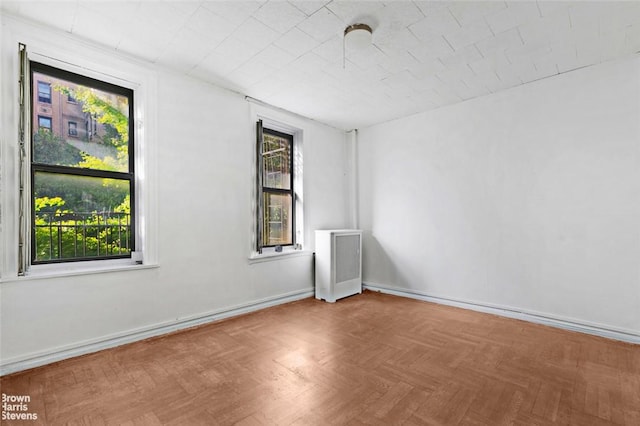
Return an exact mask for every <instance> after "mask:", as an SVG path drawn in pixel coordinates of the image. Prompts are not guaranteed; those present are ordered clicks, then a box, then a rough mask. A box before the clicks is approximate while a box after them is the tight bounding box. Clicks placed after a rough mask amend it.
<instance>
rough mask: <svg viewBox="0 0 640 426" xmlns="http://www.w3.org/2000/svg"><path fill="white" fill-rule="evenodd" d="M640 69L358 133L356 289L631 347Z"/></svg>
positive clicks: (622, 67)
mask: <svg viewBox="0 0 640 426" xmlns="http://www.w3.org/2000/svg"><path fill="white" fill-rule="evenodd" d="M639 123H640V60H639V59H638V58H637V57H634V58H630V59H628V60H625V61H620V62H615V63H606V64H602V65H598V66H595V67H590V68H586V69H581V70H578V71H574V72H570V73H567V74H563V75H560V76H557V77H554V78H548V79H545V80H541V81H538V82H535V83H532V84H527V85H524V86H520V87H517V88H514V89H511V90H507V91H504V92H501V93H498V94H494V95H491V96H488V97H483V98H478V99H475V100H471V101H467V102H464V103H461V104H458V105H454V106H451V107H447V108H443V109H439V110H435V111H431V112H427V113H422V114H418V115H415V116H411V117H408V118H404V119H400V120H396V121H393V122H389V123H386V124H381V125H377V126H373V127H370V128H367V129H363V130H361V131H360V132H359V140H358V169H359V174H358V180H359V191H360V193H359V199H360V202H359V212H360V213H359V226H360V227H361V228H362V229H364V230H365V232H366V237H365V240H364V243H365V244H364V248H363V252H364V256H365V258H364V260H363V267H364V281H365V282H367V283H371V284H379V285H384V286H390V287H395V288H399V289H402V290H405V291H409V292H414V293H417V294H425V295H431V296H436V297H441V298H449V299H454V300H458V301H466V302H471V303H478V304H484V305H489V306H497V307H503V308H508V309H516V310H523V311H525V312H529V313H541V314H543V315H547V316H549V317H553V318H559V319H566V320H570V321H575V322H577V323H581V324H591V325H595V326H598V327H602V328H604V329H610V330H618V331H622V332H629V333H632V334H635V335H640V220H639V219H640V124H639Z"/></svg>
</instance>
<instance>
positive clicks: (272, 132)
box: [258, 126, 296, 248]
mask: <svg viewBox="0 0 640 426" xmlns="http://www.w3.org/2000/svg"><path fill="white" fill-rule="evenodd" d="M262 134H263V135H265V134H269V135H273V136H276V137H280V138H283V139H286V140H287V141H288V143H289V152H290V155H289V164H288V166H289V171H290V172H289V189H283V188H274V187H269V186H266V185H265V182H264V158H263V161H262V162H261V163H260V164H261V165H262V170H259V173H261V174H262V176H263V179H262V189H261V190H262V199H263V201H264V199H265V195H266V194H273V195H289V197H290V198H291V204H290V215H291V226H290V228H291V230H290V238H291V243H290V244H264V236H263V238H262V242H263V244H262V248H272V247H278V246H280V247H291V246H295V245H296V192H295V188H294V182H295V176H294V175H295V169H294V149H295V145H294V135H293V134H290V133H285V132H281V131H278V130H274V129H272V128H271V127H267V126H264V127H263V128H262ZM262 142H263V144H264V140H263V141H262ZM261 154H262V155H263V156H264V152H262V151H261ZM261 212H262V217H261V218H258V220H261V221H262V223H263V227H262V232H263V235H264V233H265V232H266V229H265V227H264V224H265V223H266V222H265V215H266V214H267V212H266V210H265V209H263V210H262V211H261Z"/></svg>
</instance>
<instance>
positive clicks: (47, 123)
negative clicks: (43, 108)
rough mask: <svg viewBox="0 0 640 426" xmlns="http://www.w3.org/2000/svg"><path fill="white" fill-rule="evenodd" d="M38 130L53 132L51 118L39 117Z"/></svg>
mask: <svg viewBox="0 0 640 426" xmlns="http://www.w3.org/2000/svg"><path fill="white" fill-rule="evenodd" d="M38 129H42V130H47V131H49V132H50V131H51V117H43V116H41V115H39V116H38Z"/></svg>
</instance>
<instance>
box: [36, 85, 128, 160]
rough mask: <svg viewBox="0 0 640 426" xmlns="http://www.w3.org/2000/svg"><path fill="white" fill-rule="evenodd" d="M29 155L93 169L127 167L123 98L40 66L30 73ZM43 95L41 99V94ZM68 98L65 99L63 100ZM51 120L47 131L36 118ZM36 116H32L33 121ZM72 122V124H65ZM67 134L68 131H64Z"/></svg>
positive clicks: (125, 113)
mask: <svg viewBox="0 0 640 426" xmlns="http://www.w3.org/2000/svg"><path fill="white" fill-rule="evenodd" d="M33 84H34V85H36V86H35V87H34V90H33V91H34V97H35V99H34V103H33V121H34V122H38V126H33V161H34V162H35V163H41V164H50V165H61V166H71V167H81V168H88V169H95V170H111V171H117V172H128V171H129V99H128V98H127V97H126V96H122V95H120V94H116V93H111V92H108V91H105V90H98V89H95V88H92V87H88V86H85V85H82V84H78V83H74V82H72V81H68V80H64V79H61V78H56V77H52V76H49V75H46V74H43V73H40V72H34V73H33ZM44 98H47V99H48V101H47V102H46V103H43V101H42V99H44ZM71 99H72V100H73V102H68V100H71ZM42 116H45V117H63V118H64V120H62V121H61V120H55V121H54V122H53V126H51V119H49V127H48V128H49V129H50V130H51V131H50V132H46V133H45V132H43V131H42V129H44V128H46V126H43V125H42V123H41V122H40V120H39V118H40V117H42ZM36 119H38V121H36ZM69 122H73V123H76V124H75V126H74V127H75V129H74V130H71V129H70V128H69V129H67V126H66V124H67V123H69ZM70 136H73V137H70Z"/></svg>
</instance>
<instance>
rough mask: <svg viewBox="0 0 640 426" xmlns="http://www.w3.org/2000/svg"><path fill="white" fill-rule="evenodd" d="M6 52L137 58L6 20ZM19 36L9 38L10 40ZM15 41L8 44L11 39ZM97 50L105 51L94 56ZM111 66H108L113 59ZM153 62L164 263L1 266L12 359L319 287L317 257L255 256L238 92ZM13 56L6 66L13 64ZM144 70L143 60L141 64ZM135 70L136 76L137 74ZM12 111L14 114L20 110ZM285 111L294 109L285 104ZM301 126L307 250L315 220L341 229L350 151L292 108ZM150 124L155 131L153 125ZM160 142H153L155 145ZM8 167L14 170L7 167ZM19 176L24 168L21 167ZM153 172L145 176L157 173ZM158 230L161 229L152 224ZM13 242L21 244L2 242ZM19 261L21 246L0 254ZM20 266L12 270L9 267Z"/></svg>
mask: <svg viewBox="0 0 640 426" xmlns="http://www.w3.org/2000/svg"><path fill="white" fill-rule="evenodd" d="M3 24H4V25H3V38H4V39H5V40H4V41H3V44H2V51H1V61H2V63H3V64H5V65H6V64H13V65H16V64H17V59H16V55H17V43H14V41H15V40H14V38H17V39H19V38H20V37H21V36H22V35H28V36H25V37H27V38H33V37H36V36H37V38H38V39H39V40H45V43H46V42H51V43H52V45H54V44H57V45H64V46H65V47H66V48H67V49H68V50H69V51H70V52H73V54H74V55H76V56H77V57H78V58H81V57H83V55H86V56H87V57H91V58H99V57H101V56H103V57H106V58H107V61H108V62H111V61H115V62H116V63H118V62H126V63H128V62H131V63H134V62H135V60H133V59H128V58H125V57H121V56H119V55H117V54H116V53H115V52H106V53H105V52H104V51H102V50H101V49H97V48H95V47H93V46H91V45H87V44H86V43H82V42H77V41H76V40H74V39H73V38H71V37H69V36H68V35H64V34H60V33H57V32H49V31H48V30H45V29H43V28H40V27H35V26H34V27H32V26H30V25H28V24H25V23H20V22H18V21H12V20H9V19H5V20H4V21H3ZM9 39H10V40H9ZM8 40H9V41H8ZM96 52H97V53H96ZM112 65H113V64H107V63H105V66H112ZM134 65H135V66H136V67H144V66H146V67H147V68H148V70H149V72H151V73H152V74H153V75H154V76H155V80H156V81H157V88H156V89H155V90H156V92H157V94H156V96H157V102H156V105H155V108H156V110H157V113H156V114H157V119H155V118H154V117H148V122H147V123H146V124H145V125H146V126H149V125H153V123H155V125H154V129H147V130H148V131H149V132H150V133H152V134H154V135H156V137H155V138H154V139H153V140H148V141H147V143H148V144H153V151H155V158H151V161H152V162H153V164H152V166H153V168H155V169H157V173H156V175H157V176H156V179H157V182H149V183H148V185H149V187H150V188H153V189H154V190H153V191H151V192H155V194H156V195H155V199H152V200H151V201H150V204H151V205H155V206H156V207H155V208H153V209H149V210H148V213H149V212H151V213H153V212H154V210H155V215H156V216H155V217H153V218H150V219H153V221H154V222H155V228H156V230H155V232H156V233H157V235H155V244H156V247H155V248H156V249H157V263H158V265H159V266H158V267H157V268H151V269H142V270H135V271H120V272H108V273H101V274H84V275H83V274H80V275H77V276H65V277H57V278H46V279H34V278H30V279H29V278H27V279H22V278H16V277H15V274H12V273H7V271H9V272H11V271H13V270H14V269H15V268H13V266H11V265H7V264H4V266H3V268H4V272H5V273H4V274H3V276H2V281H0V312H1V313H0V319H1V326H0V332H1V341H0V343H1V345H0V361H1V363H2V364H3V365H6V364H11V363H19V362H20V361H21V360H26V359H28V358H30V357H32V356H35V355H38V354H41V355H46V354H49V353H55V352H56V351H59V350H62V349H69V348H75V347H77V346H79V345H82V344H85V343H94V342H99V341H101V340H104V339H107V338H111V337H117V336H122V335H125V334H127V333H130V332H135V331H139V330H145V329H148V328H152V327H155V326H158V325H166V324H170V323H172V322H175V321H180V320H183V319H188V318H195V317H198V316H200V315H206V314H209V313H212V312H218V311H220V310H224V309H229V308H233V307H237V306H241V305H246V304H250V303H254V302H260V301H264V300H269V299H273V298H278V297H285V296H290V295H296V294H305V293H307V294H310V292H311V291H312V290H313V281H312V256H311V252H307V253H306V255H301V256H296V257H288V258H281V259H278V260H271V261H261V262H250V261H249V256H250V254H251V251H252V245H251V240H252V232H253V229H254V222H253V216H252V208H253V205H252V203H253V194H254V192H253V191H254V180H253V170H252V168H253V167H254V165H253V162H254V157H255V154H254V147H255V136H254V135H255V133H254V131H255V130H254V129H255V121H254V118H255V117H254V116H253V115H252V114H251V110H252V107H251V105H250V104H249V103H248V102H247V101H245V100H244V98H243V97H242V96H241V95H238V94H235V93H231V92H228V91H225V90H222V89H219V88H217V87H215V86H212V85H209V84H206V83H203V82H200V81H197V80H195V79H192V78H189V77H187V76H183V75H179V74H176V73H173V72H171V71H166V70H162V69H155V68H154V67H153V66H150V65H144V64H142V65H139V64H138V63H135V64H134ZM10 67H11V65H6V66H4V67H3V70H4V71H7V70H8V71H7V72H12V70H11V68H10ZM134 68H135V67H134ZM133 78H134V79H135V76H134V77H133ZM15 81H16V80H14V79H13V77H11V78H10V79H6V80H5V79H4V78H3V82H2V88H3V97H4V96H5V94H7V93H8V94H10V95H11V94H15V93H16V91H15ZM3 108H4V112H6V114H4V113H3V116H2V127H4V128H5V130H6V128H7V126H8V127H11V128H15V126H16V123H17V118H16V116H15V100H13V99H12V100H7V99H3ZM12 111H13V112H12ZM277 115H278V116H279V117H285V119H287V118H286V116H287V114H286V113H282V112H278V113H277ZM291 120H292V121H293V122H295V123H294V124H295V125H296V126H297V127H299V128H302V130H303V146H304V180H305V181H304V186H305V188H304V197H305V199H304V209H305V224H306V229H305V230H306V238H305V242H306V247H305V248H306V249H308V250H313V238H312V235H313V233H312V231H313V230H314V229H316V228H334V227H344V226H346V225H347V223H348V221H349V215H348V213H347V205H348V203H347V190H346V189H344V188H347V186H348V185H347V176H346V173H347V170H348V167H347V161H348V160H347V159H346V158H345V156H344V155H343V154H344V151H345V149H346V148H345V135H344V132H342V131H339V130H336V129H333V128H330V127H327V126H324V125H321V124H318V123H316V122H313V121H309V120H304V119H301V118H300V117H295V116H291ZM151 130H153V131H151ZM15 134H16V133H13V132H9V131H3V132H2V138H3V139H2V144H3V147H2V148H3V149H2V152H3V153H4V154H7V155H9V156H15V152H16V151H15V149H14V148H13V145H14V144H16V143H17V142H16V140H15V138H14V137H13V135H15ZM149 148H151V147H149ZM4 164H9V165H10V167H8V168H5V171H4V173H3V176H4V177H5V179H3V181H2V183H3V187H2V192H1V193H2V197H3V202H4V203H6V206H5V207H4V208H3V211H5V210H6V209H8V207H7V206H9V205H10V206H15V205H16V204H17V201H16V197H17V188H15V187H7V185H8V183H10V182H11V181H12V179H8V180H7V179H6V177H7V176H9V177H12V176H13V174H14V172H15V170H13V165H14V164H15V159H14V158H10V159H7V158H5V162H4ZM8 169H11V170H8ZM13 177H15V176H13ZM149 177H153V176H152V175H151V176H147V177H146V178H147V179H148V178H149ZM14 220H16V218H15V215H9V216H6V217H4V218H3V227H2V231H3V232H4V234H0V237H1V238H0V239H1V240H2V241H5V242H6V241H13V238H14V236H13V235H8V234H11V233H12V232H13V230H14V229H15V225H14V224H12V223H10V222H11V221H14ZM150 231H154V229H153V227H152V228H151V229H150ZM3 247H4V248H5V249H6V250H14V247H15V246H13V245H11V244H6V245H4V246H3ZM0 257H1V258H2V259H4V260H5V263H7V259H9V260H13V259H15V254H14V253H3V254H2V256H0ZM12 275H13V276H12Z"/></svg>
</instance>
